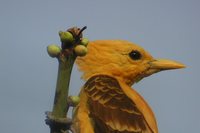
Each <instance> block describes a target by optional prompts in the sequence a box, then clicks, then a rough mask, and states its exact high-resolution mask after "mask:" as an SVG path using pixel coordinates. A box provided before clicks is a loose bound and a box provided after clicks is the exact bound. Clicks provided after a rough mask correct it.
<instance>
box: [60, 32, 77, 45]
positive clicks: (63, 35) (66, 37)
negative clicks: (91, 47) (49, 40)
mask: <svg viewBox="0 0 200 133" xmlns="http://www.w3.org/2000/svg"><path fill="white" fill-rule="evenodd" d="M59 36H60V40H61V42H71V43H72V42H73V41H74V37H73V35H72V34H71V33H70V32H68V31H67V32H62V31H60V32H59Z"/></svg>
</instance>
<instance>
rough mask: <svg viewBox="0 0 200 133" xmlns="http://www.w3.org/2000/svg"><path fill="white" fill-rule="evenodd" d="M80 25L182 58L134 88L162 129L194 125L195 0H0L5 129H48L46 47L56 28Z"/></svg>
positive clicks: (0, 118)
mask: <svg viewBox="0 0 200 133" xmlns="http://www.w3.org/2000/svg"><path fill="white" fill-rule="evenodd" d="M85 25H87V26H88V29H87V30H86V31H85V32H84V35H85V37H88V38H89V39H90V40H97V39H98V40H99V39H123V40H129V41H132V42H135V43H137V44H140V45H141V46H142V47H144V48H145V49H146V50H147V51H149V52H150V53H151V54H152V55H153V56H154V57H158V58H169V59H174V60H177V61H180V62H182V63H184V64H186V65H187V68H186V69H181V70H173V71H165V72H161V73H158V74H155V75H152V76H150V77H148V78H145V79H143V80H142V81H141V82H139V83H138V84H136V85H135V86H134V88H136V89H137V91H139V93H140V94H141V95H142V96H143V97H144V98H145V99H146V100H147V101H148V103H149V104H150V106H151V107H152V109H153V110H154V112H155V115H156V118H157V121H158V126H159V130H160V132H161V133H192V132H199V127H200V115H199V113H200V96H199V94H200V89H199V82H200V81H199V75H200V73H199V68H200V62H199V57H200V52H199V50H200V1H199V0H166V1H158V0H157V1H156V0H151V1H149V0H124V1H122V0H109V1H108V0H101V1H94V0H85V1H83V0H82V1H75V0H73V1H72V0H71V1H70V0H0V46H1V47H0V130H1V132H2V133H39V132H40V133H49V128H48V126H46V125H45V123H44V119H45V115H44V112H45V111H50V110H51V109H52V105H53V98H54V91H55V84H56V78H57V66H58V63H57V61H56V59H52V58H50V57H49V56H48V54H47V52H46V47H47V45H49V44H52V43H55V44H60V41H59V36H58V31H59V30H66V29H67V28H69V27H72V26H78V27H83V26H85ZM80 75H81V73H80V72H78V71H77V68H76V66H75V67H74V69H73V73H72V80H71V81H72V82H71V90H70V92H71V94H72V95H77V94H78V92H79V88H80V86H82V85H83V83H84V82H83V81H81V80H80Z"/></svg>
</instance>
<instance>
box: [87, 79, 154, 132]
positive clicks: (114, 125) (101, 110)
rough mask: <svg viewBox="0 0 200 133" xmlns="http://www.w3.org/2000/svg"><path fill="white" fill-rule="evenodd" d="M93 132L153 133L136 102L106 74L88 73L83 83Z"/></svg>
mask: <svg viewBox="0 0 200 133" xmlns="http://www.w3.org/2000/svg"><path fill="white" fill-rule="evenodd" d="M84 91H85V92H86V95H87V96H88V105H89V110H90V114H89V115H90V117H92V119H93V121H94V123H95V126H94V127H95V133H153V132H152V130H151V129H150V128H149V126H148V123H147V122H146V121H145V119H144V116H143V114H142V113H141V112H140V111H139V110H138V108H137V106H136V104H135V103H134V102H133V101H132V100H131V99H130V98H129V97H127V96H126V95H125V93H124V92H123V90H122V89H121V87H120V85H119V83H118V81H117V80H116V79H114V78H112V77H110V76H106V75H98V76H94V77H91V78H90V79H89V80H88V81H87V82H86V84H85V86H84Z"/></svg>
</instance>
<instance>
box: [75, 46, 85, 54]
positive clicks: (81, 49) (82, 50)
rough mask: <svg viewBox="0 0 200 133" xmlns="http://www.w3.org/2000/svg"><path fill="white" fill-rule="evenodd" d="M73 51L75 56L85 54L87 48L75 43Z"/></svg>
mask: <svg viewBox="0 0 200 133" xmlns="http://www.w3.org/2000/svg"><path fill="white" fill-rule="evenodd" d="M74 51H75V53H76V55H77V56H85V55H86V54H87V48H86V47H85V46H83V45H77V46H76V47H75V48H74Z"/></svg>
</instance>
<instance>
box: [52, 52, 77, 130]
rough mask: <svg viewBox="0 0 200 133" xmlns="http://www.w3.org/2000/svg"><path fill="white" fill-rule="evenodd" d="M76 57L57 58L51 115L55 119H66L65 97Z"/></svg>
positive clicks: (63, 56)
mask: <svg viewBox="0 0 200 133" xmlns="http://www.w3.org/2000/svg"><path fill="white" fill-rule="evenodd" d="M75 59H76V56H75V55H74V54H67V55H64V54H61V56H60V57H59V58H58V60H59V67H58V76H57V85H56V93H55V98H54V106H53V111H52V115H53V116H54V117H56V118H66V115H67V112H68V104H67V97H68V92H69V83H70V76H71V71H72V68H73V64H74V61H75ZM51 133H61V132H60V131H59V129H51Z"/></svg>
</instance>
